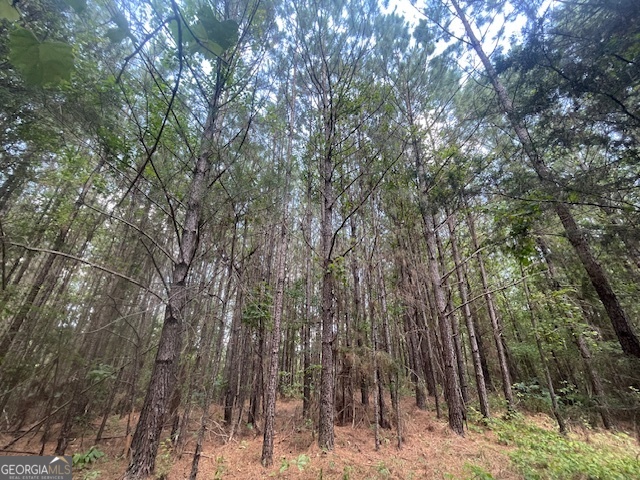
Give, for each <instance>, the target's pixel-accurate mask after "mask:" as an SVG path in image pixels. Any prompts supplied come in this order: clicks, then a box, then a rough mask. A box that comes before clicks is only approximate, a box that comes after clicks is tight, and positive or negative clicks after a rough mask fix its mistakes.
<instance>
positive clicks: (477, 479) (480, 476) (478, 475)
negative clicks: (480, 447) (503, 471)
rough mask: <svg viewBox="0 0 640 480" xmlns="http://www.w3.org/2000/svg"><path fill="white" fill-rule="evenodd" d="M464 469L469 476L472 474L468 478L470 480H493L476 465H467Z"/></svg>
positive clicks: (491, 476)
mask: <svg viewBox="0 0 640 480" xmlns="http://www.w3.org/2000/svg"><path fill="white" fill-rule="evenodd" d="M465 468H466V469H467V470H469V471H470V472H471V474H472V476H471V477H469V478H470V479H474V480H494V477H493V475H491V474H490V473H489V472H487V471H486V470H485V469H484V468H482V467H479V466H478V465H471V464H469V463H467V464H466V465H465Z"/></svg>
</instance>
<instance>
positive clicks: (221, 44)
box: [171, 7, 238, 57]
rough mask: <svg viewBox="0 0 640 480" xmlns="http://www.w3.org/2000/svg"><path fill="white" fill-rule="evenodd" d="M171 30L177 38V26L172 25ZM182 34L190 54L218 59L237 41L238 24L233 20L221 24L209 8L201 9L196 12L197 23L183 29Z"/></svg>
mask: <svg viewBox="0 0 640 480" xmlns="http://www.w3.org/2000/svg"><path fill="white" fill-rule="evenodd" d="M171 29H172V31H173V34H174V36H175V37H176V38H177V25H172V27H171ZM182 34H183V38H184V42H185V44H186V46H187V48H188V49H189V51H190V52H192V53H195V52H201V53H203V54H204V55H207V56H213V57H219V56H220V55H222V54H223V53H224V51H225V50H227V49H229V48H231V47H232V46H233V45H235V43H236V42H237V41H238V24H237V23H236V22H235V21H233V20H225V21H224V22H221V21H219V20H218V19H217V18H216V17H215V15H214V14H213V11H212V10H211V8H209V7H202V8H200V10H199V11H198V21H197V22H195V23H194V24H193V25H191V26H190V27H189V28H183V29H182Z"/></svg>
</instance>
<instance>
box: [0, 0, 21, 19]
mask: <svg viewBox="0 0 640 480" xmlns="http://www.w3.org/2000/svg"><path fill="white" fill-rule="evenodd" d="M0 18H4V19H6V20H9V21H10V22H17V21H18V20H20V12H19V11H18V9H17V8H16V7H14V6H13V4H12V3H11V0H0Z"/></svg>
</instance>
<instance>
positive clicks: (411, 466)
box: [0, 398, 519, 480]
mask: <svg viewBox="0 0 640 480" xmlns="http://www.w3.org/2000/svg"><path fill="white" fill-rule="evenodd" d="M401 411H402V412H404V413H403V417H402V419H401V425H402V436H403V446H402V448H401V449H400V450H398V448H397V436H396V430H395V428H394V429H391V430H381V439H382V445H381V447H380V449H379V450H378V451H376V450H375V445H374V432H373V429H372V428H371V427H370V421H369V419H368V418H367V416H368V415H370V412H367V411H360V412H357V413H356V422H352V423H350V424H349V425H347V426H336V428H335V449H334V450H333V451H331V452H323V451H322V450H320V449H319V448H318V446H317V443H316V439H315V437H314V433H313V428H312V427H313V425H310V424H309V423H308V422H307V423H305V422H304V420H303V419H302V403H301V402H300V401H297V400H280V401H278V404H277V415H276V438H275V451H274V464H273V466H272V467H270V468H264V467H262V466H261V464H260V455H261V451H262V433H261V432H258V431H256V430H255V429H252V428H250V426H248V425H244V426H243V427H242V429H241V430H239V431H237V432H235V433H234V435H233V436H232V437H231V438H229V433H228V432H226V431H224V430H223V429H222V427H221V426H220V423H221V418H222V411H221V410H219V409H217V408H214V410H213V415H212V422H211V424H210V429H209V430H208V431H207V434H206V441H205V445H204V450H203V455H202V458H201V460H200V466H199V474H198V478H199V479H206V480H209V479H212V480H215V479H261V478H283V479H341V480H350V479H464V478H474V474H473V470H472V467H473V466H476V467H481V468H482V469H483V470H485V471H487V472H489V473H491V474H492V475H493V476H494V478H496V479H504V480H510V479H517V478H519V477H518V476H517V474H516V473H515V471H514V470H513V469H512V468H511V466H510V462H509V459H508V452H509V448H508V447H505V446H503V445H499V444H498V442H497V441H496V439H495V438H493V437H492V434H491V432H487V431H483V429H480V428H478V427H474V426H473V425H470V428H469V430H468V431H467V432H466V435H465V437H459V436H457V435H455V434H453V433H452V432H451V431H450V430H449V428H448V425H447V423H446V419H444V418H443V419H437V418H436V416H435V413H434V412H432V411H421V410H418V409H417V408H416V407H415V403H414V401H413V399H411V398H405V399H403V400H402V408H401ZM193 418H194V422H193V424H192V425H191V431H190V432H189V433H188V435H189V437H188V438H187V441H186V443H185V445H184V449H183V452H182V454H181V455H177V452H175V451H173V450H172V448H171V446H170V444H169V442H165V443H163V444H162V445H161V447H160V451H159V453H158V459H157V462H156V475H157V478H165V479H167V480H183V479H186V478H188V477H189V473H190V471H191V463H192V460H193V452H194V450H195V441H196V431H197V424H198V419H199V416H198V415H193ZM98 422H99V419H96V423H95V425H92V426H89V427H88V428H87V431H86V432H85V434H84V435H83V436H79V437H78V438H75V439H74V440H73V442H72V443H71V445H70V447H69V449H68V450H67V454H74V453H84V452H86V451H88V450H89V448H90V447H91V446H92V445H93V442H94V436H95V431H96V430H97V427H98ZM125 425H126V419H120V418H118V417H117V416H114V417H112V418H111V419H109V421H108V423H107V429H106V431H105V433H104V434H103V437H105V438H104V439H103V440H101V441H100V442H98V444H97V445H96V447H97V448H98V449H99V450H101V451H102V452H104V453H105V455H104V457H102V458H100V459H99V460H97V461H96V462H94V463H93V464H91V465H90V466H89V467H87V468H84V469H82V470H75V471H74V479H80V480H93V479H98V478H99V479H107V480H116V479H119V478H121V477H122V474H123V472H124V470H125V468H126V464H127V459H126V458H125V456H124V454H123V452H124V450H125V446H126V441H127V440H126V438H125V436H124V432H125ZM55 433H56V432H55V431H54V432H52V435H51V437H50V438H52V439H54V440H52V441H51V442H49V443H47V444H46V447H45V452H44V453H45V455H51V454H53V452H54V450H55V445H56V443H55V438H56V435H55ZM0 440H1V441H2V446H4V445H6V444H7V443H9V441H10V440H11V437H9V436H7V435H3V436H2V437H1V438H0ZM40 442H41V434H36V435H33V434H30V435H27V436H25V437H24V438H22V439H21V440H20V441H18V442H16V443H15V444H14V445H12V446H11V447H10V450H12V451H14V452H35V453H37V452H39V450H40V446H41V443H40ZM2 454H3V455H8V454H10V453H7V452H3V453H2Z"/></svg>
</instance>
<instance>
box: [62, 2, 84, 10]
mask: <svg viewBox="0 0 640 480" xmlns="http://www.w3.org/2000/svg"><path fill="white" fill-rule="evenodd" d="M64 3H66V4H67V5H69V6H70V7H71V8H73V9H74V10H75V12H76V13H82V12H84V11H85V10H86V9H87V0H64Z"/></svg>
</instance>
